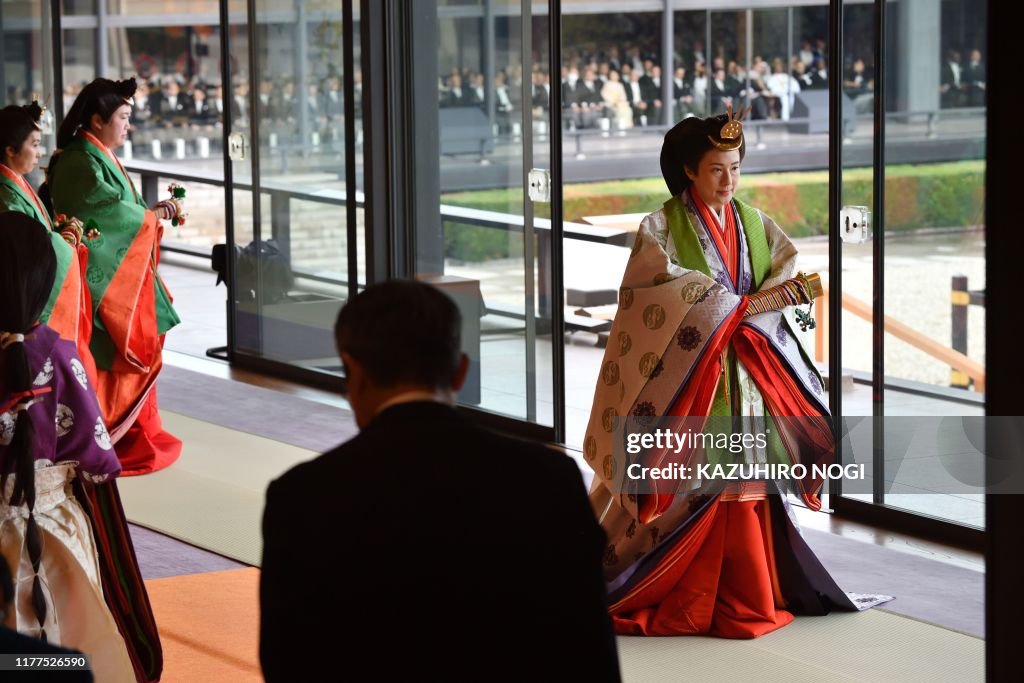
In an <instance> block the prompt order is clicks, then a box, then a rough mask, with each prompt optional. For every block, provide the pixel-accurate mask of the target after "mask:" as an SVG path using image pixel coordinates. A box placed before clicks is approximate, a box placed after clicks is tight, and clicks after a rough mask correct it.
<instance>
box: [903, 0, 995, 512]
mask: <svg viewBox="0 0 1024 683" xmlns="http://www.w3.org/2000/svg"><path fill="white" fill-rule="evenodd" d="M967 5H968V3H964V2H949V3H941V4H939V3H935V4H932V3H922V4H920V5H915V6H914V7H909V6H907V7H903V6H899V7H898V9H897V10H896V11H893V12H890V13H889V15H888V16H887V19H890V18H891V21H892V30H890V31H889V34H888V35H887V36H886V48H887V50H888V52H887V65H888V66H889V68H887V70H886V74H885V75H886V78H887V80H886V85H885V92H886V110H887V112H889V115H888V116H887V119H886V137H885V156H886V168H885V233H886V240H885V259H884V260H885V263H884V268H885V271H884V279H885V314H886V318H885V323H884V324H885V329H886V337H885V374H886V379H887V382H889V386H887V387H886V391H885V414H886V415H887V416H892V415H897V416H907V415H910V416H912V415H949V416H961V415H983V414H984V403H983V402H984V390H985V389H984V385H985V355H984V347H985V307H984V291H985V255H984V254H985V224H984V218H985V213H984V182H985V157H984V149H985V142H986V131H985V111H984V92H985V89H984V80H985V76H984V58H983V51H984V49H985V36H986V28H987V26H986V20H985V12H984V8H983V7H978V6H973V7H972V8H970V9H969V8H968V6H967ZM968 10H969V11H968ZM914 25H927V26H935V27H937V28H938V30H937V31H930V32H925V31H916V30H913V26H914ZM905 112H913V113H914V114H913V115H907V114H904V113H905ZM949 145H953V149H954V151H953V152H951V153H942V152H940V151H939V150H940V149H941V147H942V146H949ZM890 422H891V421H887V422H886V424H887V425H888V424H889V423H890ZM898 438H899V434H892V435H890V434H889V431H888V429H887V432H886V457H887V463H888V458H889V457H890V451H893V450H894V449H893V447H892V443H893V441H894V440H898ZM894 464H895V463H894ZM899 464H900V467H899V468H895V467H893V468H892V470H893V471H892V472H888V471H887V476H886V480H887V483H888V490H887V493H886V497H885V500H886V503H887V504H889V505H893V506H896V507H900V508H903V509H907V510H912V511H915V512H921V513H925V514H928V515H931V516H933V517H938V518H941V519H946V520H949V521H952V522H956V523H959V524H968V525H971V526H977V527H983V526H984V514H985V509H984V500H983V498H982V496H981V495H979V494H971V493H966V492H964V491H963V490H962V487H961V488H959V489H958V488H955V487H950V485H949V482H948V479H949V475H948V473H947V472H946V470H947V466H948V462H943V460H942V458H941V457H940V455H937V454H936V452H935V451H934V449H933V450H931V451H928V452H925V453H924V454H923V455H920V456H919V457H917V458H908V459H906V460H905V461H904V462H901V463H899ZM959 466H960V467H961V469H962V473H963V474H967V475H973V476H974V477H975V478H981V477H982V476H983V473H984V462H983V459H981V458H974V459H963V458H961V459H960V461H959Z"/></svg>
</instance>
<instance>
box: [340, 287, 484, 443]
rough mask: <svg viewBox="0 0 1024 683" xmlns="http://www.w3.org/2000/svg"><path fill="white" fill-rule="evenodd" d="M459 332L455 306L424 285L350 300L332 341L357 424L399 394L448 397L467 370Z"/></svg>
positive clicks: (368, 291) (385, 289)
mask: <svg viewBox="0 0 1024 683" xmlns="http://www.w3.org/2000/svg"><path fill="white" fill-rule="evenodd" d="M461 330H462V316H461V315H460V314H459V309H458V308H456V306H455V303H454V302H453V301H452V300H451V299H449V298H448V297H447V296H446V295H444V294H443V293H441V292H440V291H439V290H437V289H435V288H434V287H431V286H430V285H425V284H423V283H420V282H413V281H409V280H395V281H392V282H386V283H382V284H379V285H374V286H372V287H369V288H368V289H366V290H365V291H364V292H361V293H359V294H357V295H356V296H354V297H353V298H352V299H351V301H349V302H348V303H347V304H346V305H345V306H344V307H343V308H342V309H341V312H340V313H339V314H338V320H337V323H336V324H335V326H334V338H335V341H336V343H337V346H338V352H339V354H340V355H341V359H342V362H343V363H344V365H345V371H346V377H347V380H348V394H349V400H350V402H351V403H352V407H353V410H355V412H356V421H357V422H358V423H359V426H360V427H362V426H365V425H366V424H367V423H368V422H369V420H370V419H371V418H372V417H373V415H374V414H375V412H376V408H377V406H379V405H380V404H381V403H383V402H384V401H385V400H387V399H388V398H391V397H393V396H395V395H397V394H400V393H404V392H408V391H428V392H433V393H435V394H438V395H439V396H442V397H447V398H450V397H451V395H452V392H453V391H457V390H458V389H459V388H460V387H461V386H462V382H463V380H464V379H465V374H466V368H467V366H468V359H467V358H466V357H465V355H464V354H462V351H461V348H462V347H461Z"/></svg>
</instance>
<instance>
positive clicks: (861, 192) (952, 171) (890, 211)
mask: <svg viewBox="0 0 1024 683" xmlns="http://www.w3.org/2000/svg"><path fill="white" fill-rule="evenodd" d="M828 183H829V173H828V171H825V170H823V171H806V172H788V173H765V174H758V175H746V176H744V177H743V179H742V181H741V183H740V190H739V193H738V197H739V198H740V199H741V200H743V201H745V202H747V203H748V204H752V205H753V206H756V207H757V208H759V209H761V211H763V212H764V213H765V214H767V215H769V216H771V217H772V218H773V219H774V220H776V221H777V222H778V223H779V225H781V226H782V228H783V230H785V231H786V233H787V234H789V235H790V236H791V237H808V236H812V235H824V234H827V232H828V228H827V226H828ZM984 190H985V163H984V161H980V160H978V161H961V162H948V163H938V164H925V165H894V166H888V167H887V168H886V199H885V202H886V212H885V213H886V230H888V231H896V230H916V229H921V228H935V227H968V226H974V225H979V224H981V223H982V222H983V220H984V207H985V192H984ZM871 194H872V170H871V169H870V168H853V169H844V171H843V198H842V203H843V204H844V205H863V206H868V207H870V206H871ZM666 199H668V192H667V190H666V189H665V183H664V181H663V180H662V179H661V178H645V179H640V180H620V181H604V182H597V183H577V184H573V185H566V186H565V187H564V189H563V203H564V215H565V217H566V220H567V221H580V220H581V219H582V218H583V217H584V216H605V215H615V214H627V213H650V212H652V211H656V210H657V209H658V208H659V207H660V206H661V205H662V203H663V202H664V201H665V200H666ZM441 202H442V203H443V204H449V205H454V206H462V207H468V208H475V209H484V210H488V211H499V212H502V213H512V214H519V213H521V211H522V191H521V190H519V189H517V188H510V189H496V190H482V191H478V192H458V193H450V194H446V195H443V196H442V197H441ZM535 209H536V211H537V216H538V217H546V216H548V215H549V213H548V206H547V205H544V204H538V205H535ZM444 233H445V255H446V256H448V257H451V258H458V259H461V260H464V261H481V260H487V259H494V258H507V257H509V256H510V255H511V254H510V247H509V244H510V243H509V234H508V233H507V232H505V231H504V230H494V229H491V228H481V227H474V226H463V225H458V224H455V223H452V222H445V225H444ZM512 253H514V251H513V252H512Z"/></svg>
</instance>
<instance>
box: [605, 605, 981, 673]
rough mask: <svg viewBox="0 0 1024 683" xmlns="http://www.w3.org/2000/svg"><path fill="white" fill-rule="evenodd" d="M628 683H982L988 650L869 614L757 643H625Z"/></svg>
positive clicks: (807, 620)
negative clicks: (754, 682)
mask: <svg viewBox="0 0 1024 683" xmlns="http://www.w3.org/2000/svg"><path fill="white" fill-rule="evenodd" d="M618 641H619V657H620V659H621V663H622V673H623V680H625V681H638V682H639V681H643V682H645V683H646V682H647V681H719V680H733V681H746V680H757V681H787V682H788V683H795V682H797V681H807V682H808V683H810V682H812V681H813V682H814V683H823V682H825V681H899V682H901V683H910V682H912V681H929V682H931V681H983V680H984V679H985V642H984V641H983V640H981V639H979V638H973V637H971V636H966V635H962V634H960V633H956V632H955V631H948V630H946V629H943V628H940V627H938V626H932V625H931V624H925V623H923V622H920V621H916V620H914V619H909V618H907V617H903V616H899V615H896V614H891V613H887V612H882V611H879V610H868V611H866V612H859V613H853V614H851V613H835V614H830V615H828V616H825V617H798V618H797V619H796V620H795V621H794V622H793V623H792V624H790V625H789V626H786V627H785V628H783V629H781V630H779V631H776V632H775V633H770V634H768V635H766V636H762V637H761V638H758V639H757V640H743V641H736V640H720V639H715V638H622V637H620V638H619V639H618Z"/></svg>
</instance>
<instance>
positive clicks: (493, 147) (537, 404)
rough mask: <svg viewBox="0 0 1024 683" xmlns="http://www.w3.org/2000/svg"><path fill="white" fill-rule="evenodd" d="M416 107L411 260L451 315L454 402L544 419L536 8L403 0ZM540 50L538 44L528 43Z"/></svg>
mask: <svg viewBox="0 0 1024 683" xmlns="http://www.w3.org/2000/svg"><path fill="white" fill-rule="evenodd" d="M410 12H411V17H410V20H411V21H412V22H413V23H414V25H415V26H416V30H415V31H413V32H411V35H410V42H411V46H410V50H411V60H410V68H411V73H410V74H409V75H408V79H409V80H410V82H412V83H415V84H416V86H415V88H414V90H413V98H414V107H415V110H416V116H415V118H414V120H410V121H409V122H408V125H409V127H410V130H409V131H407V140H408V141H409V146H410V154H411V159H410V163H411V165H412V166H413V167H414V168H415V176H414V177H415V181H414V182H415V186H414V190H415V194H414V202H415V215H416V221H415V225H414V226H413V228H412V230H411V232H412V235H413V237H412V242H411V244H410V245H409V246H410V249H413V248H414V253H413V255H412V258H411V259H410V265H411V267H412V269H413V272H412V274H413V275H414V276H415V277H416V278H418V279H419V280H421V281H424V282H429V283H432V284H434V285H436V286H437V287H439V288H441V289H442V290H443V291H445V292H446V293H447V294H449V295H450V296H451V297H452V298H453V299H454V300H455V301H456V303H457V304H458V305H459V308H460V309H461V311H462V315H463V344H464V350H465V351H466V353H467V354H468V355H469V357H470V359H471V367H470V375H469V379H468V380H467V382H466V386H465V387H464V388H463V390H462V391H461V393H460V394H459V402H460V403H462V404H463V405H466V406H470V407H474V408H479V409H482V410H485V411H488V412H491V413H496V414H499V415H502V416H506V417H511V418H515V419H519V420H524V421H526V422H530V423H534V424H538V425H540V426H542V427H544V428H551V427H553V424H554V412H555V411H554V401H555V398H554V392H553V389H552V387H553V384H552V354H553V344H552V334H553V331H552V320H553V315H552V314H553V311H552V305H553V304H552V301H553V299H552V292H553V289H552V285H551V273H552V270H551V267H552V266H551V258H550V255H551V251H552V229H551V224H550V221H549V220H547V216H549V215H550V214H549V207H550V198H549V197H544V196H541V195H542V194H543V192H541V193H540V194H537V195H535V196H534V197H533V198H531V197H530V195H529V193H528V192H527V188H528V185H529V183H530V182H531V181H530V180H529V178H530V177H531V175H530V174H531V170H533V169H537V172H536V173H535V174H534V175H533V176H532V177H533V178H534V180H533V181H532V182H534V183H535V184H537V185H538V187H540V186H541V185H544V186H547V185H546V183H547V180H546V179H547V178H548V177H549V176H548V175H547V173H548V172H549V171H550V168H551V166H550V164H551V161H552V160H551V155H550V153H549V151H548V150H549V140H550V139H551V136H550V134H549V129H548V117H549V112H550V108H551V106H556V107H557V106H558V100H557V90H555V91H551V90H550V88H549V89H544V88H543V87H542V86H539V87H538V88H536V89H535V88H534V84H535V83H538V80H539V79H540V78H541V76H540V74H541V73H543V74H544V75H545V76H547V77H550V72H549V65H548V64H547V57H546V55H547V42H546V36H547V22H546V18H544V17H537V18H536V20H535V19H534V17H533V16H532V12H531V6H530V3H529V2H521V1H520V0H480V1H478V2H444V1H438V2H417V3H413V4H412V6H411V7H410ZM538 55H539V56H538Z"/></svg>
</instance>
